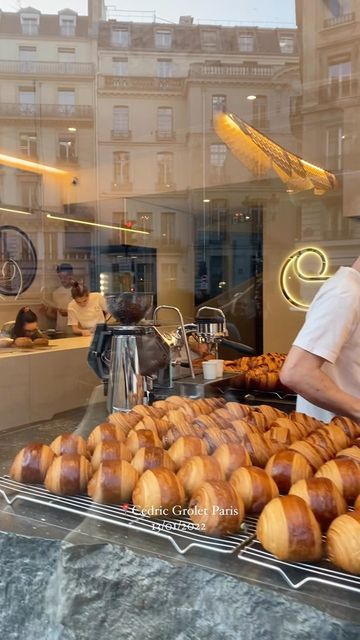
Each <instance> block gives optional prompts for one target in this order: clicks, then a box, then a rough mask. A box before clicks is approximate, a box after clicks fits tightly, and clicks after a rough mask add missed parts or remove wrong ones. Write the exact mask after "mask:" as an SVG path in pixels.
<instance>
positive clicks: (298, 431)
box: [271, 418, 307, 442]
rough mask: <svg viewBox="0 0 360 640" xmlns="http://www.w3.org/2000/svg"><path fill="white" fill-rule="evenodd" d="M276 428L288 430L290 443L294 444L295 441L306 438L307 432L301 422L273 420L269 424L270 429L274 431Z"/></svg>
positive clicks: (285, 419) (287, 419) (283, 419)
mask: <svg viewBox="0 0 360 640" xmlns="http://www.w3.org/2000/svg"><path fill="white" fill-rule="evenodd" d="M277 427H282V428H286V429H288V430H289V432H290V434H291V439H292V442H295V440H301V439H302V438H305V436H307V430H306V428H305V427H304V426H303V425H302V424H301V422H296V421H295V420H290V419H289V418H277V420H274V421H273V422H272V423H271V428H272V429H274V428H277Z"/></svg>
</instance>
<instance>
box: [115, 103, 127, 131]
mask: <svg viewBox="0 0 360 640" xmlns="http://www.w3.org/2000/svg"><path fill="white" fill-rule="evenodd" d="M113 135H115V136H118V137H124V138H125V137H128V135H129V107H124V106H117V107H114V108H113Z"/></svg>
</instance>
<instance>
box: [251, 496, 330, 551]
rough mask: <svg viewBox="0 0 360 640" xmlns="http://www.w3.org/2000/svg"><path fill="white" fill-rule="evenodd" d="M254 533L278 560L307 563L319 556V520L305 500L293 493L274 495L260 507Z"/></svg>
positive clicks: (320, 542) (320, 548) (320, 544)
mask: <svg viewBox="0 0 360 640" xmlns="http://www.w3.org/2000/svg"><path fill="white" fill-rule="evenodd" d="M256 535H257V538H258V540H259V542H261V544H262V546H263V547H264V549H266V550H267V551H270V553H272V554H273V555H274V556H276V557H277V558H279V560H289V561H295V562H311V561H316V560H320V558H321V555H322V541H321V530H320V526H319V523H318V521H317V520H316V518H315V516H314V514H313V512H312V511H311V509H310V507H309V506H308V505H307V504H306V502H305V500H303V499H302V498H299V497H298V496H295V495H291V496H282V497H279V498H274V499H273V500H271V502H269V503H268V504H267V505H266V506H265V507H264V509H263V511H262V512H261V514H260V517H259V519H258V522H257V526H256Z"/></svg>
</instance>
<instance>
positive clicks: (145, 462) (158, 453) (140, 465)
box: [131, 447, 176, 475]
mask: <svg viewBox="0 0 360 640" xmlns="http://www.w3.org/2000/svg"><path fill="white" fill-rule="evenodd" d="M131 464H132V466H133V467H134V469H136V471H137V472H138V473H139V475H141V474H142V473H144V471H146V470H147V469H154V468H155V467H165V468H166V469H170V471H176V465H175V462H174V461H173V460H172V458H171V457H170V456H169V454H168V453H167V451H165V449H163V448H162V447H141V449H138V450H137V452H136V453H135V455H134V457H133V459H132V461H131Z"/></svg>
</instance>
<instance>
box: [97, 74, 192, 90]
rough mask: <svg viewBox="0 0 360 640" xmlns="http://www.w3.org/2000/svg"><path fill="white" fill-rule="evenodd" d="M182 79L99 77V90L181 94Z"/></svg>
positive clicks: (182, 88) (183, 84) (183, 83)
mask: <svg viewBox="0 0 360 640" xmlns="http://www.w3.org/2000/svg"><path fill="white" fill-rule="evenodd" d="M184 87H185V80H184V78H157V77H155V76H131V77H129V76H101V77H100V79H99V88H100V89H102V90H105V91H106V90H107V91H114V90H117V91H125V92H127V91H131V92H133V91H134V92H137V91H139V92H146V91H149V92H155V93H162V92H164V93H166V92H169V93H183V91H184Z"/></svg>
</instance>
